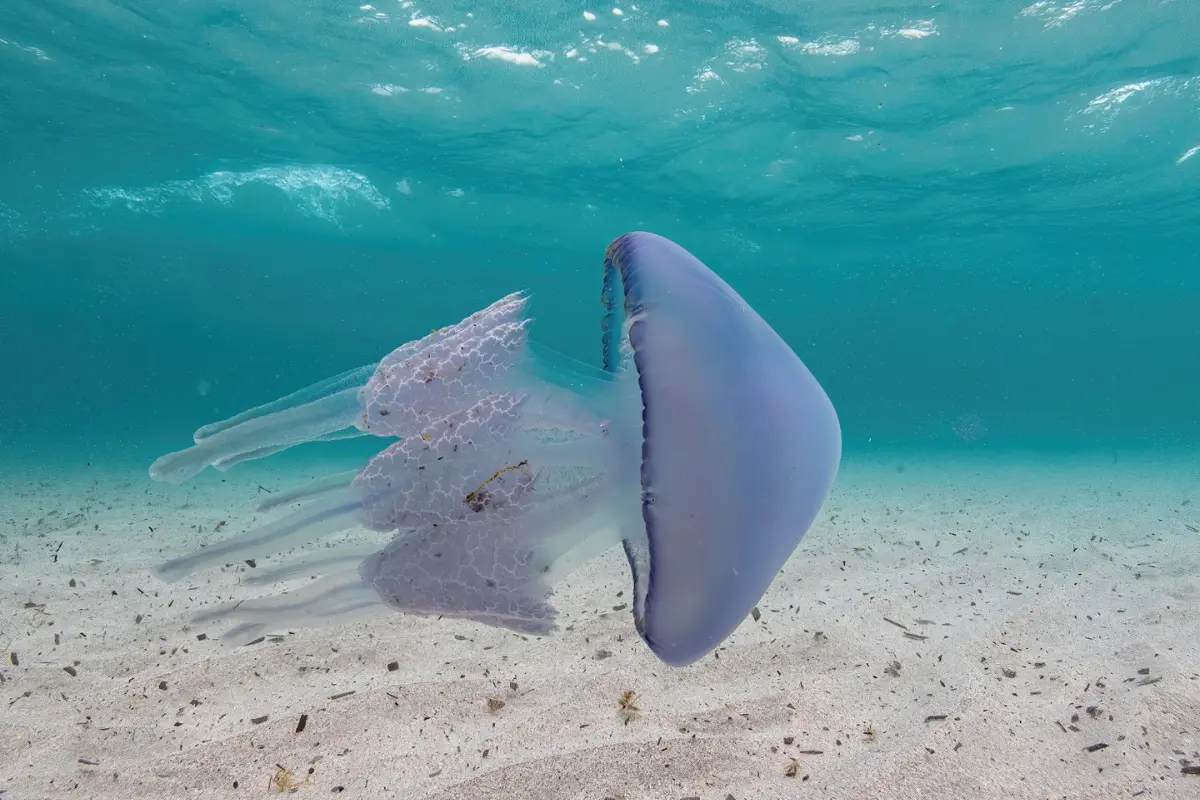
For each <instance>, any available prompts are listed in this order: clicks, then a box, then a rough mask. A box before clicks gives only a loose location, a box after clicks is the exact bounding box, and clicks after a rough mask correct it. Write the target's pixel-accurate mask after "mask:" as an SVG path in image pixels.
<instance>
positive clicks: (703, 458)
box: [152, 233, 841, 666]
mask: <svg viewBox="0 0 1200 800" xmlns="http://www.w3.org/2000/svg"><path fill="white" fill-rule="evenodd" d="M603 286H604V290H603V297H604V302H605V309H604V316H603V324H602V353H603V356H602V368H601V369H595V368H592V367H589V366H587V365H583V364H579V363H578V362H574V361H572V360H570V359H568V358H566V357H564V356H561V355H558V354H555V353H553V352H552V351H549V350H547V349H546V348H543V347H538V346H536V345H535V344H533V343H531V342H530V341H529V336H528V334H529V327H530V320H529V318H528V317H527V316H526V306H527V301H528V298H527V297H526V296H525V295H523V294H515V295H510V296H508V297H506V298H503V299H501V300H500V301H498V302H497V303H494V304H493V305H492V306H489V307H488V308H487V309H484V310H482V311H480V312H477V313H476V314H473V315H472V316H471V317H468V318H467V319H465V320H463V321H462V322H460V323H459V324H458V325H455V326H451V327H450V328H446V329H441V330H439V331H435V332H434V333H432V334H430V335H429V336H427V337H425V338H424V339H421V340H419V341H417V342H410V343H409V344H406V345H404V346H402V347H400V348H398V349H397V350H396V351H394V352H393V353H392V354H390V355H389V356H387V357H385V358H384V359H383V360H382V361H380V362H379V363H378V364H377V365H375V366H374V368H373V369H372V370H371V371H370V376H369V377H367V378H366V379H365V382H362V381H363V376H364V375H365V374H366V369H365V368H360V370H357V371H351V372H350V373H343V375H342V376H338V377H337V378H334V379H330V380H329V381H326V382H324V383H323V384H318V385H317V386H315V387H310V388H309V389H308V390H301V392H298V393H296V394H294V395H290V396H289V397H290V398H293V400H294V402H285V401H287V400H288V398H284V399H283V400H280V401H276V402H275V403H271V404H268V405H266V406H262V407H260V409H258V410H254V409H252V410H251V411H249V412H246V413H245V414H242V415H239V416H238V417H235V418H234V419H233V420H230V421H228V422H227V423H217V424H215V425H210V426H206V427H205V428H204V429H201V432H198V434H200V433H202V434H203V435H198V436H196V437H195V440H196V444H195V445H194V446H193V447H192V448H189V450H187V451H181V453H177V454H171V455H169V456H164V458H163V459H160V460H159V462H156V464H157V465H159V467H160V468H159V469H157V470H155V471H154V472H152V474H153V475H155V477H159V476H167V478H169V479H174V478H177V477H178V476H180V475H182V474H183V473H185V472H189V471H191V474H195V472H196V471H199V469H203V467H204V466H206V465H212V466H217V467H222V466H225V467H226V468H227V467H228V466H229V465H232V464H233V463H237V462H238V461H240V460H245V459H247V458H257V457H262V456H264V455H270V454H271V453H273V452H278V451H279V450H282V449H285V448H286V447H290V446H293V445H295V444H299V443H301V442H305V441H311V440H315V439H320V438H328V437H330V436H338V435H349V434H347V433H346V432H347V431H352V432H354V433H357V434H363V435H373V436H385V437H390V438H393V439H396V438H397V437H398V440H397V441H393V442H392V443H390V444H388V445H387V446H386V447H385V448H384V449H382V450H381V451H380V452H379V453H378V454H377V455H376V456H375V457H374V458H372V459H371V460H370V461H369V462H368V463H367V464H366V465H365V466H364V467H363V468H362V469H360V470H357V471H355V472H353V473H348V474H344V475H340V476H331V477H330V478H328V479H325V480H322V481H318V482H316V483H314V484H313V485H312V486H310V487H306V488H305V489H302V490H299V491H293V492H289V493H287V502H288V503H289V504H291V503H297V502H299V503H301V504H302V505H301V506H300V508H298V509H296V510H294V511H292V512H290V513H288V514H286V515H284V516H283V517H281V518H279V519H276V520H274V521H272V522H268V523H266V524H265V525H262V526H260V527H258V528H254V529H251V530H249V531H247V532H245V533H243V534H241V535H239V536H235V537H233V538H231V539H228V540H225V541H223V542H219V543H216V544H213V545H211V546H209V547H207V548H204V549H202V550H200V551H197V552H195V553H192V554H190V555H185V556H182V557H180V558H177V559H174V560H172V561H171V562H168V563H167V564H165V565H164V566H163V567H162V568H161V569H160V570H159V574H160V575H161V576H162V577H164V578H166V579H178V578H181V577H183V576H184V575H187V574H190V573H191V572H193V571H195V570H197V569H201V568H203V567H207V566H215V565H219V564H224V563H230V562H234V561H236V560H241V559H243V558H247V557H251V556H263V555H266V554H268V553H273V552H275V553H277V552H282V551H285V550H289V549H291V548H293V547H296V546H300V545H304V544H308V543H311V542H314V541H316V540H318V539H321V538H324V537H326V536H328V535H329V534H332V533H334V532H337V531H342V530H346V529H352V528H357V527H365V528H367V529H368V530H371V531H376V532H379V533H383V534H390V535H391V536H392V538H391V539H390V541H388V542H387V543H386V544H385V545H383V546H382V547H379V546H378V545H377V544H371V543H360V544H343V545H338V546H336V547H333V548H327V549H325V550H322V551H321V555H320V556H319V557H316V556H313V555H312V554H311V553H310V554H307V555H305V554H301V555H300V556H299V557H298V558H296V559H294V560H292V561H290V562H288V563H285V564H283V565H282V566H279V567H277V568H275V569H273V570H271V571H269V572H268V573H266V574H265V575H263V576H262V577H260V578H258V579H257V580H256V582H257V583H265V584H272V585H273V584H275V583H276V582H277V581H279V580H283V579H286V578H289V577H294V576H296V575H298V574H311V573H312V572H313V571H319V572H321V573H323V575H324V576H323V577H322V578H321V579H320V580H318V581H316V582H314V583H312V584H310V585H308V586H305V587H304V588H303V589H300V590H298V591H292V592H287V593H282V594H277V595H273V596H268V597H265V598H259V599H254V600H247V601H244V602H242V603H240V604H238V605H237V606H236V607H228V608H222V609H219V610H217V611H215V612H211V613H210V614H208V615H207V617H210V618H214V617H215V618H222V619H224V618H239V619H241V620H243V623H242V625H241V626H240V627H239V628H238V629H236V630H235V631H234V632H231V635H230V636H229V637H228V638H230V639H231V640H237V641H245V640H247V639H250V638H254V636H255V635H256V634H258V633H260V632H261V631H263V630H265V629H266V628H269V627H271V626H275V625H289V626H301V625H305V624H309V625H312V624H328V623H330V622H337V621H345V620H348V619H353V618H356V617H358V616H360V615H362V614H364V613H370V612H372V611H377V610H379V609H380V608H382V607H391V608H394V609H398V610H401V611H405V612H409V613H417V614H439V615H447V616H456V617H460V618H468V619H473V620H476V621H479V622H482V623H485V624H489V625H493V626H498V627H504V628H509V629H513V630H519V631H523V632H529V633H548V632H550V631H552V630H553V629H554V628H555V618H556V615H557V612H556V610H555V608H554V607H553V605H552V604H551V602H550V599H551V597H552V594H553V587H554V584H555V582H556V581H558V580H560V579H561V577H562V576H563V575H565V574H566V573H568V572H569V571H570V570H571V569H573V568H574V567H576V566H578V565H579V564H580V563H582V562H583V561H585V560H587V559H588V558H590V557H591V556H593V555H595V554H596V553H597V552H600V551H603V550H605V549H608V548H609V547H611V546H613V545H615V544H617V543H618V542H619V543H620V544H621V546H622V547H623V549H624V552H625V555H626V557H627V559H628V561H629V565H630V569H631V572H632V575H633V583H634V593H633V603H632V610H633V617H634V624H635V627H636V629H637V630H638V632H639V633H640V634H641V636H642V638H643V639H644V640H645V642H646V643H647V645H648V646H649V647H650V648H651V650H652V651H653V652H654V653H655V654H656V655H657V656H658V657H659V658H660V659H661V660H662V661H664V662H666V663H667V664H671V665H677V666H682V665H686V664H690V663H692V662H694V661H696V660H697V659H699V658H702V657H703V656H704V655H706V654H707V653H709V652H711V651H712V650H713V649H714V648H715V647H717V646H718V645H719V644H720V643H721V642H722V641H723V640H724V639H725V638H726V637H727V636H728V635H729V634H730V633H731V632H732V631H733V630H734V629H735V628H736V627H737V626H738V624H740V622H741V621H742V620H743V619H744V618H745V617H746V615H747V614H748V613H749V612H750V610H751V608H753V606H754V605H755V604H757V602H758V601H759V599H760V598H761V597H762V595H763V593H764V592H765V591H766V589H767V587H768V585H769V584H770V582H771V580H772V579H773V578H774V576H775V574H776V573H777V572H778V571H779V569H780V567H781V566H782V565H783V563H784V562H785V561H786V560H787V558H788V557H789V556H790V555H791V553H792V552H793V551H794V550H795V548H796V546H797V545H798V543H799V542H800V539H801V537H802V536H803V535H804V533H805V532H806V531H807V530H808V528H809V526H810V525H811V524H812V522H813V520H814V519H815V517H816V515H817V513H818V512H819V510H820V508H821V505H822V504H823V502H824V500H825V498H826V497H827V495H828V493H829V491H830V488H831V487H832V484H833V480H834V477H835V475H836V472H837V466H838V461H839V459H840V448H841V444H840V429H839V426H838V421H837V416H836V414H835V412H834V409H833V406H832V404H831V403H830V401H829V398H828V397H827V396H826V394H825V392H824V391H823V390H822V388H821V387H820V385H819V384H818V383H817V382H816V380H815V379H814V378H813V376H812V375H811V373H809V371H808V370H807V368H806V367H805V366H804V364H803V363H801V361H800V359H799V358H798V357H797V356H796V355H795V353H793V352H792V350H791V349H790V348H789V347H788V346H787V344H786V343H784V342H783V340H782V339H781V338H780V337H779V336H778V334H776V333H775V331H773V330H772V329H771V328H770V326H768V325H767V324H766V323H765V322H764V321H763V320H762V319H761V318H760V317H759V316H758V314H757V313H756V312H755V311H754V310H753V309H752V308H750V307H749V306H748V305H747V304H746V303H745V301H744V300H742V298H741V297H740V296H738V294H737V293H736V292H734V290H733V289H732V288H730V287H729V286H728V285H727V284H726V283H725V282H724V281H722V280H721V279H720V278H719V277H718V276H717V275H716V274H715V273H713V272H712V271H711V270H709V269H708V268H707V267H706V266H705V265H704V264H702V263H701V262H700V261H699V260H698V259H696V258H695V257H694V256H692V255H691V254H690V253H688V252H687V251H686V250H684V249H683V248H682V247H680V246H679V245H677V244H675V243H674V242H671V241H670V240H668V239H664V238H662V237H659V236H656V235H654V234H649V233H632V234H627V235H626V236H622V237H621V238H619V239H617V240H615V241H614V242H613V243H612V244H611V245H610V246H609V248H608V250H607V252H606V258H605V274H604V284H603ZM214 440H215V442H214ZM189 451H191V452H189ZM197 451H202V452H197ZM164 463H165V464H166V466H165V467H163V466H162V465H163V464H164ZM269 502H272V503H273V504H279V501H269Z"/></svg>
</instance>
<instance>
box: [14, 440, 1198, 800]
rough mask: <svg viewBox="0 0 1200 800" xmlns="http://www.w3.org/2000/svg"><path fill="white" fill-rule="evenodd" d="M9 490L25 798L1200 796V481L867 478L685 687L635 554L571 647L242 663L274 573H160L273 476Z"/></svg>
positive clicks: (328, 639) (994, 469) (361, 638)
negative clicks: (659, 641) (276, 788)
mask: <svg viewBox="0 0 1200 800" xmlns="http://www.w3.org/2000/svg"><path fill="white" fill-rule="evenodd" d="M901 463H903V464H904V465H905V469H904V471H903V472H900V471H898V469H897V467H898V465H899V464H901ZM222 478H224V479H225V480H226V481H227V482H226V483H221V479H222ZM0 479H2V480H3V484H0V485H3V486H4V487H5V488H4V490H3V494H2V495H0V501H2V502H0V536H2V538H0V658H2V659H3V661H2V662H0V675H2V676H3V682H2V683H0V703H2V705H0V798H3V800H16V799H18V798H19V799H20V800H24V799H25V798H43V797H88V798H109V797H112V798H118V797H119V798H122V799H123V800H131V799H132V798H165V797H180V796H188V797H251V796H253V797H259V796H264V795H266V794H268V789H269V788H271V787H272V786H273V784H272V781H273V779H274V777H275V775H276V773H277V772H278V768H277V766H276V765H282V766H283V767H285V768H287V769H289V770H290V771H291V774H292V775H294V776H295V777H296V780H297V781H298V782H299V783H300V787H299V789H298V790H297V794H300V795H310V796H313V797H326V796H331V792H334V789H335V787H339V786H340V787H344V791H342V792H341V793H335V794H333V796H339V797H363V798H375V797H389V798H443V799H445V800H448V799H449V798H455V799H456V800H457V799H458V798H463V799H467V798H497V799H499V798H506V799H507V798H580V800H583V799H584V798H586V799H587V800H601V798H605V797H613V798H618V797H622V798H630V799H631V800H632V799H633V798H673V799H676V798H685V797H699V798H706V799H707V798H717V799H718V800H724V798H726V797H727V796H732V797H734V798H737V800H746V799H747V798H764V799H766V798H783V797H822V798H859V799H861V798H916V797H939V798H946V799H947V800H949V799H950V798H963V799H969V798H985V797H986V798H1001V797H1003V798H1007V797H1013V798H1024V797H1029V798H1066V797H1071V798H1089V800H1091V799H1092V798H1104V797H1135V796H1142V797H1148V798H1171V797H1179V798H1184V797H1189V798H1196V797H1200V776H1196V777H1191V776H1185V775H1183V774H1181V765H1182V764H1183V763H1186V762H1188V761H1190V763H1200V577H1198V576H1200V535H1198V534H1197V533H1196V532H1194V531H1192V530H1189V529H1188V528H1187V527H1186V526H1187V525H1191V526H1193V527H1194V528H1200V470H1198V469H1197V462H1196V461H1195V460H1194V459H1187V458H1183V457H1176V458H1173V459H1171V460H1169V461H1167V462H1158V463H1155V462H1152V461H1150V460H1143V461H1131V460H1129V459H1122V460H1121V462H1119V463H1115V464H1114V463H1113V461H1112V458H1111V457H1109V456H1103V457H1096V458H1090V457H1089V458H1077V459H1074V460H1072V461H1070V462H1057V463H1050V462H1046V461H1044V460H1033V459H1026V460H1020V459H1007V460H1004V461H996V460H992V461H988V460H983V459H977V460H975V461H966V460H959V461H944V460H943V461H929V460H924V461H921V460H908V459H904V458H899V457H891V458H889V459H886V460H880V461H876V462H868V461H865V460H862V459H859V460H854V459H850V460H849V461H848V462H847V463H846V464H845V465H844V467H843V472H842V475H841V477H840V479H839V483H838V485H837V487H836V489H835V496H834V498H833V499H832V501H831V502H830V504H829V506H828V507H827V510H826V513H825V514H824V516H823V518H822V519H821V520H820V521H819V522H818V524H817V525H816V526H815V527H814V529H813V530H812V531H811V532H810V533H809V535H808V537H807V539H806V540H805V542H804V543H803V545H802V547H801V549H800V551H799V552H798V553H797V555H796V556H795V557H794V558H793V559H792V561H791V562H790V563H789V564H788V566H787V568H786V570H785V571H784V573H783V574H782V575H781V576H780V577H779V578H778V579H777V580H776V582H775V584H774V585H773V587H772V588H771V590H770V592H769V594H768V596H767V597H766V598H764V600H763V602H762V604H761V606H760V608H761V619H760V620H759V621H758V622H754V621H750V620H748V621H747V622H746V623H745V624H744V625H743V626H742V627H741V628H740V629H739V630H738V631H737V633H736V634H735V635H734V636H733V637H732V638H731V639H730V640H729V641H727V642H726V644H725V646H724V647H723V648H722V649H721V650H720V651H719V653H718V654H717V655H716V656H714V657H710V658H707V659H705V660H704V661H702V662H701V663H699V664H697V665H695V666H693V667H690V668H688V669H684V670H673V669H670V668H668V667H665V666H663V665H662V664H660V663H659V662H658V661H657V660H656V659H655V658H654V657H653V656H652V655H651V653H650V652H649V651H648V650H647V649H646V648H645V646H644V645H643V644H642V643H641V641H640V640H639V639H638V637H637V635H636V633H635V632H634V631H633V626H632V622H631V619H630V616H629V612H628V610H620V611H617V610H614V606H620V605H622V604H624V603H625V602H626V601H627V600H628V596H629V587H628V573H627V568H626V567H625V565H624V562H623V558H622V557H621V556H620V554H619V553H618V552H615V551H614V552H611V553H609V554H607V555H605V556H604V557H603V558H602V559H600V560H598V561H596V562H593V563H592V564H589V565H588V566H586V567H585V568H583V569H582V570H581V571H580V572H578V573H576V574H575V575H573V576H572V577H571V579H570V580H569V582H568V584H567V585H564V586H563V587H561V591H560V594H559V597H558V605H559V608H560V609H561V610H562V612H563V619H562V620H561V621H562V624H563V625H564V627H566V628H567V630H565V631H564V632H562V633H560V634H558V635H556V636H554V637H551V638H547V639H542V640H537V639H527V638H524V637H521V636H516V635H513V634H511V633H508V632H505V631H498V630H493V629H489V628H484V627H482V626H479V625H475V624H470V623H465V622H459V621H454V620H448V619H444V620H440V621H438V620H432V619H421V618H416V617H408V616H402V615H399V614H394V615H388V616H386V617H383V618H381V619H379V620H378V621H375V622H370V623H360V624H357V625H355V626H351V627H349V628H343V629H332V630H324V631H315V632H314V631H302V632H299V633H297V634H295V635H291V636H287V637H285V639H284V640H282V641H279V642H265V643H263V644H259V645H256V646H252V647H245V648H240V649H229V648H223V647H222V646H221V645H219V644H218V643H217V642H215V641H213V640H212V638H209V639H207V640H198V639H197V636H198V634H200V633H207V634H208V635H209V636H210V637H213V636H216V635H217V634H218V633H219V632H220V630H221V628H220V627H219V626H216V627H209V626H205V627H198V628H189V627H188V624H187V621H188V619H189V616H190V615H191V614H192V613H194V611H195V610H196V608H197V607H198V606H199V605H200V604H201V603H202V602H208V601H211V600H213V599H216V598H217V597H218V596H220V597H221V598H228V597H236V596H243V594H244V593H245V592H246V590H245V589H243V588H242V587H239V586H238V581H239V579H240V577H242V575H241V574H239V573H243V572H244V570H241V569H239V570H231V571H229V572H226V573H220V572H217V573H213V574H204V575H202V576H199V577H197V578H196V579H194V580H192V581H191V582H187V581H185V582H183V583H181V584H178V585H165V584H162V583H160V582H159V581H157V580H156V579H155V578H154V577H152V576H151V575H150V574H149V571H148V569H149V567H150V565H152V564H154V563H157V562H158V561H159V560H161V559H162V558H163V556H164V554H171V555H174V554H178V553H181V552H183V551H184V550H186V549H188V548H189V546H194V545H195V544H197V543H198V542H199V541H202V540H212V539H215V538H217V537H218V534H214V533H212V531H213V529H214V527H215V526H216V525H217V523H218V522H220V521H221V520H228V521H229V529H230V530H239V529H240V527H239V526H244V525H245V524H247V523H248V522H249V520H250V518H251V517H252V512H251V511H250V509H251V508H252V506H253V504H254V502H255V501H256V493H257V491H258V490H257V488H256V484H258V483H263V484H264V485H267V486H272V487H279V486H286V485H289V481H288V480H284V479H282V478H281V477H280V475H279V473H278V472H274V471H272V469H271V467H270V466H269V464H267V463H266V462H264V465H263V466H256V465H247V466H246V467H244V468H239V469H235V470H234V471H232V472H230V473H227V474H226V475H223V476H222V475H211V474H210V475H208V476H206V477H204V478H203V479H201V480H198V481H197V483H196V485H195V486H185V487H164V486H159V485H153V484H151V483H150V482H149V480H148V479H147V478H146V477H145V473H144V471H141V470H138V471H133V470H130V471H128V472H124V473H121V474H113V473H111V472H109V473H103V472H100V471H99V468H98V467H97V468H95V469H94V470H87V471H84V472H83V473H82V474H77V475H72V476H70V479H69V480H68V481H66V482H65V483H64V481H63V479H62V478H61V477H58V476H52V475H50V474H49V473H45V474H41V475H31V474H30V473H29V472H28V471H17V470H16V469H15V468H13V469H3V468H0ZM300 479H301V477H300V475H295V476H292V479H291V481H290V482H291V483H294V482H295V481H296V480H300ZM41 481H45V483H41ZM1189 501H1190V502H1189ZM78 514H82V515H83V516H82V518H78V519H76V518H75V515H78ZM195 525H200V526H201V527H202V528H203V530H204V533H202V534H198V533H197V532H196V531H195V528H194V527H193V526H195ZM95 526H99V529H98V530H96V529H95ZM151 527H153V529H154V531H153V532H151V531H150V530H149V529H150V528H151ZM60 542H61V543H62V546H61V549H59V543H60ZM56 551H57V553H58V560H57V563H55V562H54V555H55V552H56ZM260 566H261V565H260ZM71 580H74V581H75V585H74V586H73V587H72V586H71V585H70V581H71ZM622 593H623V594H622ZM27 604H36V605H27ZM885 618H887V619H890V620H894V621H895V622H896V623H900V624H901V625H904V626H906V628H907V632H908V633H913V634H918V635H920V636H922V637H926V638H923V639H911V638H907V637H906V635H905V634H906V631H905V630H904V629H902V628H900V627H898V626H897V625H894V624H891V623H889V622H888V621H886V620H885ZM818 632H820V633H821V635H820V636H818V635H817V634H818ZM56 634H57V635H58V636H59V637H60V641H59V642H58V643H57V644H56V642H55V636H56ZM601 651H604V652H605V653H611V655H608V656H607V657H599V656H598V654H599V653H601ZM9 653H15V654H17V655H18V656H19V666H14V665H12V664H10V663H9ZM389 662H395V663H396V665H397V668H396V669H394V670H393V671H389V670H388V664H389ZM893 662H899V664H900V667H899V671H898V674H897V675H891V674H888V673H887V672H886V671H885V670H886V668H887V667H888V666H889V665H890V664H892V663H893ZM68 666H73V667H74V669H75V671H76V674H75V675H74V676H72V675H69V674H68V673H67V672H65V671H64V667H68ZM1146 670H1148V672H1145V674H1142V672H1140V671H1146ZM1147 679H1149V680H1152V681H1156V682H1153V683H1150V682H1149V681H1148V680H1147ZM1143 684H1145V685H1143ZM627 691H632V692H635V693H636V694H635V697H634V701H633V702H634V704H635V705H636V707H637V709H638V710H637V711H636V712H623V711H622V709H621V708H620V704H619V700H620V698H621V696H622V694H623V693H624V692H627ZM349 692H353V694H349V695H347V696H344V697H340V698H339V699H333V698H334V697H336V696H338V695H342V694H343V693H349ZM489 700H501V701H503V703H504V705H503V707H502V708H499V709H497V710H489ZM1089 709H1091V711H1090V713H1089ZM304 714H306V715H307V725H306V727H305V729H304V731H303V732H302V733H297V732H296V728H297V724H298V722H299V720H300V719H301V715H304ZM933 715H939V716H941V715H944V716H945V719H941V720H928V719H927V718H929V717H931V716H933ZM257 718H265V721H261V722H255V721H254V720H255V719H257ZM867 731H873V733H868V732H867ZM1098 743H1104V744H1107V745H1108V747H1107V748H1104V749H1101V750H1098V751H1096V752H1086V751H1085V747H1087V746H1089V745H1094V744H1098ZM805 751H819V753H815V752H805ZM235 782H236V783H237V784H238V786H239V787H240V788H239V789H237V790H236V791H235V790H234V788H233V787H234V785H235ZM1139 793H1140V794H1139Z"/></svg>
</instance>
